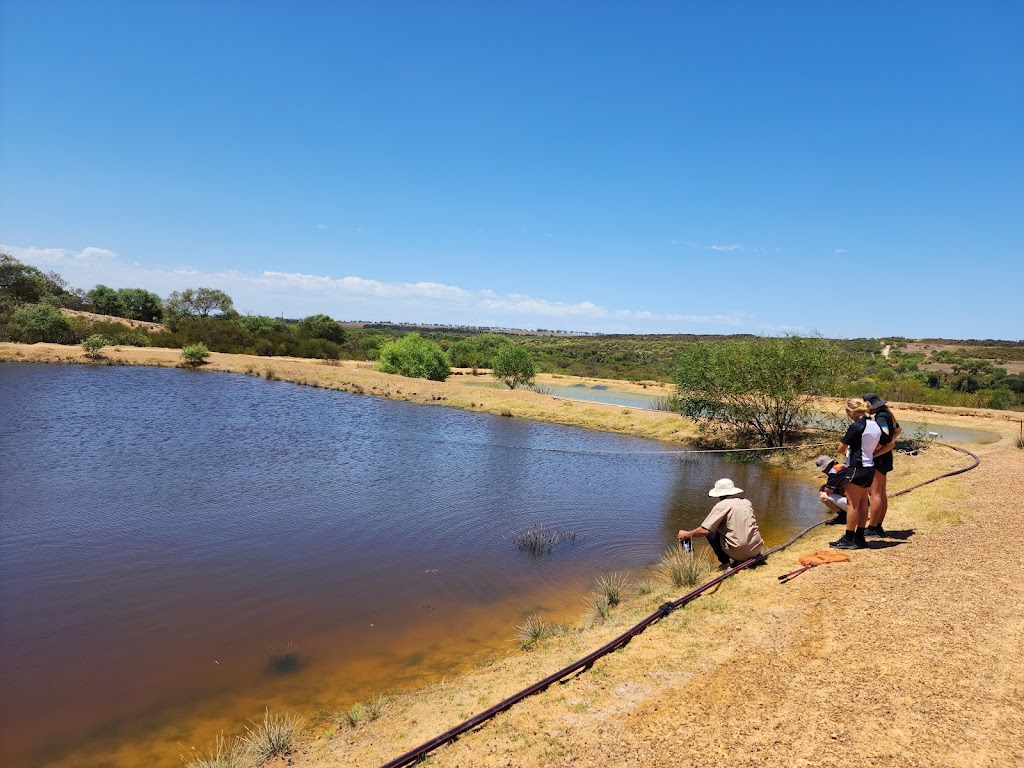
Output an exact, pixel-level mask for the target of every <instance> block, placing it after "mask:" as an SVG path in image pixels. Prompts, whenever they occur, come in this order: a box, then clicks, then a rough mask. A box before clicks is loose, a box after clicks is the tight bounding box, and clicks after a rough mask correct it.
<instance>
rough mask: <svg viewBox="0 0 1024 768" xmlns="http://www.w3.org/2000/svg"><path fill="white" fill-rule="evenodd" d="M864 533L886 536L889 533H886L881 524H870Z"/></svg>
mask: <svg viewBox="0 0 1024 768" xmlns="http://www.w3.org/2000/svg"><path fill="white" fill-rule="evenodd" d="M864 535H865V536H885V535H887V534H886V533H885V531H884V530H882V526H880V525H869V526H868V527H867V528H865V529H864Z"/></svg>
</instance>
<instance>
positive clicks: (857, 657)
mask: <svg viewBox="0 0 1024 768" xmlns="http://www.w3.org/2000/svg"><path fill="white" fill-rule="evenodd" d="M105 353H106V357H107V358H109V359H110V360H112V361H117V363H119V364H128V365H156V366H175V365H177V363H178V360H179V353H178V351H177V350H163V349H136V348H126V347H121V348H113V349H108V350H105ZM0 360H19V361H25V362H63V363H84V362H88V361H87V359H86V358H85V357H84V354H83V353H82V351H81V349H80V348H78V347H67V346H61V345H48V344H37V345H21V344H7V343H4V344H0ZM205 368H206V369H207V370H220V371H230V372H235V373H243V374H248V375H259V376H264V377H267V371H271V372H272V373H271V375H270V378H276V379H281V380H288V381H293V382H296V383H300V384H309V385H315V386H324V387H328V388H332V389H337V390H342V391H349V392H360V393H364V394H369V395H375V396H382V397H390V398H396V399H403V400H408V401H412V402H422V403H429V404H435V405H438V404H439V405H447V406H451V407H458V408H464V409H466V410H473V411H479V412H487V413H494V414H503V413H505V412H511V414H512V415H514V416H516V417H521V418H531V419H536V420H542V421H552V422H557V423H562V424H572V425H575V426H583V427H588V428H593V429H602V430H605V431H612V432H619V433H623V434H630V435H636V436H640V437H648V438H653V439H658V440H664V441H669V442H673V443H681V442H685V441H687V440H688V439H690V438H692V437H693V436H694V435H695V430H694V429H693V428H692V427H691V426H689V425H688V424H686V423H685V422H683V421H682V420H681V419H680V418H679V417H678V416H677V415H674V414H670V413H665V412H658V411H647V410H641V409H636V408H628V407H623V406H610V405H601V404H596V403H595V404H584V403H579V402H567V401H564V400H558V399H556V398H552V397H550V396H545V395H539V394H537V393H534V392H529V391H527V392H523V391H514V392H510V391H502V390H498V389H490V388H484V387H479V386H473V385H466V384H461V383H460V381H459V380H460V378H461V377H458V376H456V377H453V378H452V379H450V380H449V381H448V382H426V381H422V380H410V379H403V378H400V377H396V376H389V375H387V374H381V373H377V372H376V371H373V370H372V369H371V368H370V367H369V365H368V364H365V363H353V362H351V361H348V362H341V363H339V364H338V365H326V364H323V363H320V362H317V361H309V360H297V359H286V358H260V357H252V356H246V355H220V354H213V355H211V362H210V364H209V365H208V366H206V367H205ZM197 375H202V374H201V373H199V374H197ZM567 381H577V380H575V379H570V378H569V377H560V379H558V380H552V379H550V377H539V383H542V384H543V383H560V384H564V383H566V382H567ZM594 383H600V384H603V385H607V386H609V388H614V389H616V390H618V391H627V392H632V391H638V392H642V393H644V394H647V395H649V396H654V395H653V394H652V392H653V390H654V386H656V385H649V386H648V387H647V388H646V389H645V388H643V387H642V386H640V385H632V384H629V383H624V382H609V381H604V380H594ZM662 386H663V387H664V385H662ZM670 391H671V388H669V387H664V390H663V392H664V393H665V394H668V393H669V392H670ZM834 405H835V404H834V403H831V402H823V403H822V407H823V408H824V409H829V410H831V409H832V408H833V407H834ZM893 408H894V410H896V411H897V414H898V416H900V417H903V416H906V418H907V419H908V420H910V419H913V420H915V421H928V423H929V424H935V425H949V426H962V427H969V428H973V429H983V430H987V431H992V432H996V433H998V434H999V435H1000V436H1001V439H1000V440H999V442H997V443H992V444H989V445H985V446H981V447H978V446H968V447H971V448H972V450H975V451H976V452H978V453H979V454H980V455H981V457H982V464H981V466H980V467H979V468H978V469H977V470H974V471H972V472H970V473H967V474H966V475H961V476H958V477H956V478H952V479H948V480H943V481H941V482H939V483H935V484H932V485H929V486H926V487H925V488H923V489H921V490H919V491H915V492H914V493H912V494H909V495H907V496H904V497H901V498H899V499H895V500H893V502H892V505H891V508H890V513H889V518H888V520H887V528H891V529H894V530H902V531H905V532H906V533H905V534H904V535H903V538H901V539H894V540H892V541H890V542H889V545H888V546H881V545H880V546H878V547H876V548H874V549H871V550H866V551H862V552H856V553H853V560H852V562H851V563H847V564H839V565H833V566H828V567H823V568H817V569H814V570H812V571H810V572H808V573H807V574H805V575H803V576H801V577H800V578H799V579H798V580H796V581H795V582H793V583H791V584H788V585H784V586H783V585H780V584H778V582H777V579H776V577H777V576H778V575H779V574H781V573H784V572H786V571H788V570H791V569H792V568H793V567H794V566H795V561H796V557H797V556H798V555H799V554H801V553H804V552H808V551H813V550H815V549H820V548H823V547H826V546H827V541H828V540H830V538H834V536H835V531H834V529H832V528H823V529H819V530H818V531H816V532H815V533H812V534H811V535H810V536H809V537H808V539H807V540H806V541H801V542H799V543H798V544H797V545H795V546H794V547H793V548H791V549H790V550H788V551H787V552H785V553H780V554H779V555H777V556H775V557H774V558H772V561H771V562H770V563H769V565H768V566H767V567H765V568H762V569H760V570H759V571H757V572H753V573H744V574H740V575H738V576H737V577H735V578H733V579H731V580H729V581H728V582H726V583H725V584H724V585H722V586H721V587H720V588H719V589H718V590H717V591H716V592H715V593H714V594H712V595H709V596H705V597H702V598H700V599H699V600H698V601H696V602H695V603H694V604H693V605H692V606H690V607H688V608H686V609H685V610H683V611H679V612H677V613H676V614H673V615H672V616H670V617H668V618H666V619H665V620H663V621H661V622H659V623H658V624H656V625H654V626H653V627H651V628H650V629H648V630H647V632H645V633H644V634H643V635H641V636H640V637H639V638H637V639H636V640H634V641H633V642H632V643H630V645H629V646H628V647H627V648H625V649H623V650H621V651H618V652H616V653H614V654H612V655H611V656H609V657H606V658H605V659H603V660H601V661H600V662H598V663H597V664H596V665H595V666H594V668H593V669H591V670H590V671H589V672H587V673H585V674H582V675H579V676H578V677H575V678H573V679H571V680H569V681H566V682H565V683H563V684H561V685H557V686H554V687H552V688H551V689H549V690H548V691H547V692H546V693H544V694H541V695H538V696H534V697H532V698H530V699H528V700H527V701H525V702H523V703H522V704H520V705H518V706H517V707H515V708H514V709H512V710H510V711H509V712H506V713H504V714H502V715H500V716H498V717H497V718H495V719H494V720H492V721H490V722H489V723H487V724H486V725H484V726H482V727H480V728H479V729H478V730H477V731H475V732H473V733H471V734H469V735H467V736H465V737H464V738H462V739H460V740H459V741H458V742H455V743H454V744H450V745H447V746H445V747H443V748H441V749H440V750H439V751H438V752H437V753H436V754H435V756H434V758H433V760H434V761H435V762H436V763H437V764H440V765H460V766H498V765H513V766H541V765H565V766H570V765H571V766H576V765H609V766H640V765H666V766H668V765H673V766H674V765H680V764H690V765H707V766H712V765H730V766H734V765H739V766H762V765H779V766H783V765H785V766H790V765H802V766H840V765H843V766H849V765H854V766H859V765H865V766H867V765H895V766H925V765H928V766H931V765H949V766H987V765H992V766H995V765H1000V766H1002V765H1012V764H1022V763H1024V748H1022V747H1021V744H1022V743H1024V708H1022V707H1021V706H1020V696H1021V694H1022V693H1024V665H1021V664H1020V663H1019V659H1018V658H1017V657H1018V654H1019V652H1020V651H1021V650H1022V649H1024V618H1022V615H1021V611H1020V606H1021V605H1024V579H1022V578H1021V577H1022V576H1024V555H1022V554H1021V551H1020V549H1019V548H1016V547H1011V548H1009V549H1008V548H1006V547H1005V546H1003V543H1002V541H1001V539H1002V538H1004V537H1005V536H1006V535H1009V534H1008V532H1012V531H1014V530H1016V529H1017V528H1019V527H1020V526H1021V525H1024V509H1022V506H1024V505H1021V503H1020V501H1019V498H1018V496H1017V492H1016V490H1015V489H1016V488H1017V487H1019V485H1020V482H1021V481H1022V480H1024V451H1021V450H1019V449H1017V448H1016V447H1015V446H1014V444H1013V441H1014V438H1015V437H1016V435H1017V434H1018V430H1019V425H1018V421H1019V420H1020V419H1021V418H1024V414H1020V413H1016V412H1005V411H984V410H973V409H963V408H944V407H937V406H923V407H921V406H918V407H910V406H903V405H901V404H896V403H894V404H893ZM964 463H965V458H964V457H963V456H962V455H960V454H955V453H953V452H952V451H949V450H948V449H943V448H941V447H939V446H935V447H933V449H931V450H929V451H925V452H923V453H922V454H921V455H920V456H919V457H913V458H912V457H902V456H901V457H900V458H899V459H898V460H897V470H896V472H895V473H894V474H893V476H892V478H891V486H890V488H891V490H898V489H899V488H901V487H908V486H909V485H912V484H913V483H915V482H918V481H920V480H923V479H926V478H927V477H932V476H935V475H937V474H939V473H941V472H943V471H947V470H948V469H951V468H955V467H959V466H962V465H963V464H964ZM807 476H808V481H809V482H812V481H813V472H808V473H807ZM994 556H997V558H998V559H997V560H995V561H994V560H993V558H994ZM677 596H678V595H676V594H674V593H673V591H672V590H664V591H663V592H662V593H660V594H659V593H658V592H657V590H656V591H655V593H653V594H651V595H647V596H634V597H631V598H630V599H629V600H627V601H626V602H625V603H624V605H622V606H620V607H619V608H618V609H616V611H615V612H614V613H613V616H612V619H611V621H610V622H608V623H607V624H606V625H603V626H599V627H596V628H592V629H589V630H587V631H586V632H580V631H573V632H570V633H569V634H567V635H566V636H564V637H560V638H556V639H553V640H551V641H548V642H547V643H546V644H545V645H544V646H543V647H541V648H538V649H537V650H535V651H531V652H529V653H525V652H524V653H518V654H513V655H512V656H510V657H508V658H506V659H501V660H498V661H497V662H495V663H494V664H493V665H490V666H487V667H486V668H483V669H480V670H479V671H476V672H471V673H468V674H466V675H465V676H463V677H460V678H459V679H457V680H454V681H444V682H442V683H440V684H437V685H434V686H431V687H429V688H426V689H424V690H420V691H415V692H411V693H407V694H403V695H401V696H399V697H397V698H396V699H395V700H393V701H392V702H391V703H390V704H388V705H387V707H386V709H385V711H384V712H383V714H382V716H381V717H380V718H379V719H378V720H375V721H373V722H364V723H362V724H360V725H359V726H358V727H355V728H352V727H350V726H349V725H348V724H347V723H345V722H341V721H338V720H337V719H336V718H332V717H330V716H327V715H321V716H318V717H315V718H313V719H312V721H311V723H310V729H309V732H308V737H307V740H305V741H304V742H303V744H302V745H301V746H300V748H299V749H298V750H297V751H296V753H295V754H294V755H292V756H291V757H290V758H289V764H294V765H297V766H307V767H310V766H311V767H313V768H325V767H326V766H340V765H359V766H364V765H365V766H371V765H379V764H381V763H383V762H386V761H387V760H389V759H392V758H394V757H396V756H397V755H399V754H401V753H402V752H404V751H405V750H407V749H409V748H411V747H414V746H416V745H418V744H419V743H421V742H423V741H425V740H427V739H429V738H431V737H433V736H436V735H437V734H439V733H441V732H443V731H445V730H446V729H448V728H450V727H451V726H453V725H455V724H456V723H458V722H460V721H461V720H463V719H465V718H466V717H469V716H471V715H473V714H475V713H476V712H478V711H480V710H482V709H485V708H486V707H487V706H490V705H491V704H493V703H495V702H497V701H499V700H500V699H501V698H503V697H504V696H507V695H508V694H509V693H511V692H513V691H516V690H519V689H520V688H522V687H525V686H526V685H528V684H530V683H532V682H534V681H535V680H537V679H540V678H541V677H544V676H545V675H546V674H549V673H550V672H552V671H553V670H554V669H557V668H559V667H561V666H563V665H564V664H566V663H568V662H570V661H572V660H574V659H576V658H579V657H580V656H582V655H584V654H585V653H587V652H589V651H590V650H592V649H593V648H595V647H597V646H598V645H600V644H601V643H603V642H605V641H606V640H607V639H609V638H611V637H613V636H615V635H616V634H618V633H619V632H621V631H622V630H623V629H624V628H625V627H627V626H629V625H630V624H632V623H633V622H634V621H635V620H636V619H637V618H638V617H641V616H643V615H646V613H649V612H650V610H652V609H653V607H656V606H657V605H658V604H660V602H663V601H664V600H665V599H671V598H673V597H677ZM851 641H852V642H851ZM198 746H201V745H198ZM282 764H284V763H282Z"/></svg>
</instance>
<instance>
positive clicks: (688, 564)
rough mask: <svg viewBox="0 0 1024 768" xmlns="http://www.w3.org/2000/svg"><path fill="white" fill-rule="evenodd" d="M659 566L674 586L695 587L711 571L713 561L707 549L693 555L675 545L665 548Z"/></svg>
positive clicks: (666, 579) (663, 576)
mask: <svg viewBox="0 0 1024 768" xmlns="http://www.w3.org/2000/svg"><path fill="white" fill-rule="evenodd" d="M658 567H659V568H660V569H661V575H662V578H664V579H665V581H667V582H668V583H670V584H671V585H672V586H673V587H676V588H680V587H695V586H697V585H698V584H700V583H701V582H703V581H704V577H705V576H707V575H708V574H709V573H710V572H711V561H710V559H709V558H708V551H707V550H706V549H704V550H702V551H701V553H700V554H699V555H691V554H689V553H687V552H684V551H683V549H682V547H678V546H673V547H669V548H668V549H666V550H665V554H663V555H662V556H661V559H660V560H658Z"/></svg>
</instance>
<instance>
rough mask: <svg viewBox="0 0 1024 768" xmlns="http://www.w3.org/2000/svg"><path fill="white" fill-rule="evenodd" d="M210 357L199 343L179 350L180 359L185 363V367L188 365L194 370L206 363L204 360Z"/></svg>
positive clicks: (204, 346) (208, 352)
mask: <svg viewBox="0 0 1024 768" xmlns="http://www.w3.org/2000/svg"><path fill="white" fill-rule="evenodd" d="M209 356H210V350H209V349H207V348H206V345H205V344H203V343H202V342H200V343H199V344H193V345H191V346H189V347H183V348H182V350H181V359H182V360H183V361H184V362H185V365H189V366H191V367H193V368H196V367H198V366H200V365H202V364H203V363H205V362H206V358H208V357H209Z"/></svg>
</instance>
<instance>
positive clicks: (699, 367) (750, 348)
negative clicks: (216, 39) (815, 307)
mask: <svg viewBox="0 0 1024 768" xmlns="http://www.w3.org/2000/svg"><path fill="white" fill-rule="evenodd" d="M850 365H851V361H850V360H849V358H848V356H846V355H845V354H843V353H842V351H841V350H840V349H839V348H838V347H836V346H835V345H834V344H830V343H829V342H828V341H826V340H825V339H820V338H807V337H801V336H784V337H756V338H752V339H747V340H742V341H724V342H720V343H717V344H709V343H705V342H698V343H695V344H690V345H687V346H685V347H684V348H683V349H682V350H680V352H679V354H678V355H677V356H676V360H675V368H674V376H675V382H676V385H677V387H678V402H679V408H680V412H681V413H682V414H683V415H684V416H688V417H690V418H692V419H694V420H695V421H696V422H697V423H698V424H700V425H701V427H702V428H703V429H704V430H706V431H709V432H716V431H721V430H728V431H729V432H731V433H732V435H731V437H734V438H739V439H741V440H742V439H744V438H746V439H747V440H750V439H754V440H756V441H758V442H761V443H763V444H765V445H768V446H782V445H785V444H786V442H787V441H789V440H791V439H792V438H793V437H794V436H795V435H796V434H797V433H798V432H799V431H800V430H801V429H802V428H804V427H805V426H806V422H807V418H808V417H809V416H810V415H811V413H812V409H811V408H810V405H811V401H812V400H813V399H814V398H816V397H820V396H823V395H837V394H840V393H841V389H842V384H843V382H844V381H848V380H849V378H848V373H849V369H850Z"/></svg>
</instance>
